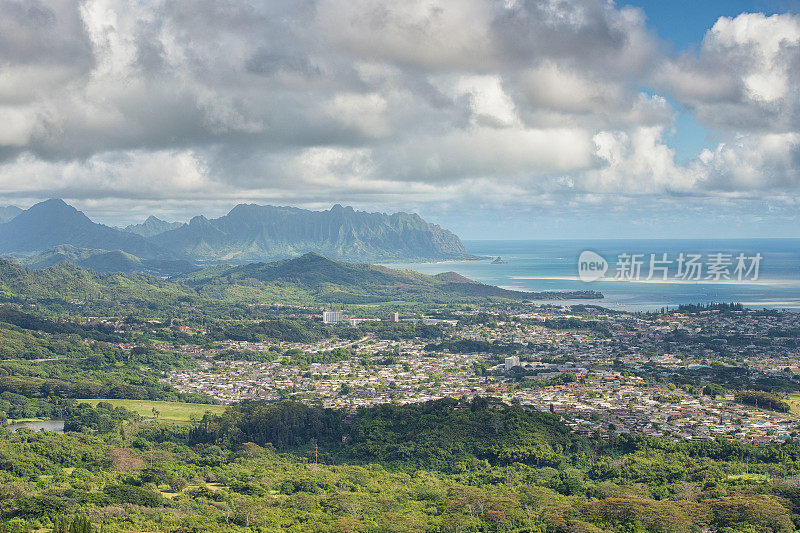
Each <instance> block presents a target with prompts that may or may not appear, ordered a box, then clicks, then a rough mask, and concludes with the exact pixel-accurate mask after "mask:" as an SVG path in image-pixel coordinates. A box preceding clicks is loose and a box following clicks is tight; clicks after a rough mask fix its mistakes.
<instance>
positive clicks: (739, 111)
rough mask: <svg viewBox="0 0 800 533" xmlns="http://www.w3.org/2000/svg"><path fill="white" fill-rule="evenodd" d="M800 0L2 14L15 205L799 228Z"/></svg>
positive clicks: (618, 232)
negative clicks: (280, 208) (57, 200)
mask: <svg viewBox="0 0 800 533" xmlns="http://www.w3.org/2000/svg"><path fill="white" fill-rule="evenodd" d="M799 191H800V2H797V1H791V0H772V1H771V0H752V1H743V0H726V1H709V0H704V1H690V0H668V1H666V0H647V1H644V0H638V1H637V0H632V1H629V2H625V1H618V2H616V3H615V2H611V1H608V0H530V1H527V0H497V1H490V0H406V1H404V2H396V1H389V0H270V1H261V2H246V1H234V0H194V1H192V2H187V1H185V0H184V1H174V0H139V1H136V2H130V1H128V0H83V1H72V0H47V1H41V2H39V1H37V0H0V204H3V205H6V204H14V205H19V206H21V207H28V206H30V205H32V204H33V203H35V202H37V201H39V200H43V199H47V198H52V197H61V198H64V199H65V200H67V201H68V202H69V203H71V204H72V205H75V206H76V207H78V208H79V209H82V210H83V211H84V212H86V213H87V215H89V216H90V217H91V218H92V219H94V220H97V221H100V222H104V223H107V224H115V225H124V224H128V223H135V222H140V221H142V220H143V219H144V218H146V217H147V216H148V215H151V214H152V215H156V216H159V217H160V218H164V219H167V220H187V219H188V218H190V217H192V216H194V215H197V214H204V215H206V216H208V217H217V216H221V215H223V214H225V213H226V212H227V211H229V210H230V209H231V208H232V207H233V206H234V205H235V204H237V203H259V204H273V205H295V206H300V207H306V208H311V209H328V208H330V206H332V205H333V204H335V203H341V204H345V205H352V206H353V207H355V208H357V209H362V210H367V211H382V212H394V211H413V212H418V213H420V214H421V215H422V216H423V217H424V218H426V219H427V220H429V221H431V222H435V223H437V224H440V225H442V226H444V227H446V228H448V229H451V230H453V231H455V232H456V233H457V234H459V235H460V236H461V237H462V238H464V239H512V238H513V239H548V238H625V237H630V238H642V237H645V238H647V237H653V238H680V237H686V238H704V237H707V238H736V237H800V229H799V228H800V209H799V208H800V199H799V198H798V192H799Z"/></svg>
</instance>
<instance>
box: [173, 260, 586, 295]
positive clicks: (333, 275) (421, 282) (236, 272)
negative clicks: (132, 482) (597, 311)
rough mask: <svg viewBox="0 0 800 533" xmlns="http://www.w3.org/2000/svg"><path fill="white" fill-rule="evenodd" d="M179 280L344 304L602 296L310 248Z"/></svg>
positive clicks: (227, 291) (209, 288)
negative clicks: (509, 284)
mask: <svg viewBox="0 0 800 533" xmlns="http://www.w3.org/2000/svg"><path fill="white" fill-rule="evenodd" d="M178 280H179V281H181V282H183V283H185V284H187V285H189V286H190V287H193V288H194V289H195V290H197V292H198V293H199V294H204V295H207V296H209V297H215V298H226V297H231V296H232V295H234V294H237V295H240V296H241V295H244V294H251V295H257V294H259V293H263V292H266V293H268V294H272V295H275V296H276V297H279V298H285V299H287V300H293V299H297V298H300V299H302V300H308V301H316V302H331V303H333V302H336V303H345V304H357V303H364V304H366V303H381V302H389V301H401V300H402V301H410V302H455V301H475V300H481V299H487V298H505V299H511V300H528V299H541V298H559V297H561V296H562V295H564V294H567V295H569V296H570V297H573V298H574V297H577V298H581V297H598V296H599V295H598V294H596V293H594V294H589V293H585V294H584V293H529V292H522V291H511V290H507V289H501V288H499V287H495V286H493V285H484V284H483V283H477V282H475V281H472V280H470V279H468V278H465V277H463V276H460V275H458V274H456V273H454V272H447V273H444V274H439V275H437V276H428V275H425V274H420V273H418V272H414V271H413V270H393V269H390V268H386V267H383V266H377V265H369V264H354V263H345V262H342V261H335V260H332V259H328V258H327V257H324V256H322V255H319V254H316V253H313V252H309V253H307V254H304V255H302V256H301V257H297V258H294V259H283V260H280V261H275V262H272V263H251V264H248V265H243V266H232V267H214V268H209V269H206V270H202V271H199V272H195V273H192V274H188V275H186V276H183V277H181V278H178Z"/></svg>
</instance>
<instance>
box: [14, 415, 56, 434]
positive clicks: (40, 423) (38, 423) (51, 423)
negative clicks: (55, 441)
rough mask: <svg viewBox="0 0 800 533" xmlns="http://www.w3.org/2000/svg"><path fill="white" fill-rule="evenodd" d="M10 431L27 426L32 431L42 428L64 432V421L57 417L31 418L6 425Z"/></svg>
mask: <svg viewBox="0 0 800 533" xmlns="http://www.w3.org/2000/svg"><path fill="white" fill-rule="evenodd" d="M6 427H7V428H8V429H10V430H11V431H17V430H18V429H20V428H28V429H32V430H34V431H39V430H40V429H43V430H45V431H53V432H55V433H64V421H63V420H61V419H58V418H54V419H53V420H33V421H30V422H15V423H13V424H8V425H7V426H6Z"/></svg>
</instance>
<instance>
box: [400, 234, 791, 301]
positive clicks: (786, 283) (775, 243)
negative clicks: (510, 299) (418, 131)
mask: <svg viewBox="0 0 800 533" xmlns="http://www.w3.org/2000/svg"><path fill="white" fill-rule="evenodd" d="M464 245H465V246H466V247H467V249H468V250H469V252H470V253H472V254H474V255H477V256H481V257H485V258H486V259H481V260H472V261H443V262H435V263H385V265H386V266H388V267H391V268H409V269H412V270H416V271H418V272H422V273H424V274H438V273H440V272H447V271H454V272H457V273H459V274H461V275H464V276H466V277H468V278H471V279H474V280H476V281H480V282H482V283H488V284H491V285H497V286H500V287H504V288H507V289H515V290H523V291H576V290H596V291H600V292H602V293H603V295H604V298H603V299H602V300H580V301H575V302H574V303H595V304H597V305H602V306H604V307H609V308H612V309H618V310H623V311H651V310H658V309H661V308H662V307H667V308H674V307H676V306H678V305H679V304H687V303H692V304H696V303H709V302H736V303H741V304H743V305H745V306H747V307H751V308H757V309H761V308H768V309H790V310H796V311H800V239H723V240H697V239H691V240H689V239H679V240H633V239H625V240H560V241H555V240H525V241H522V240H516V241H502V240H498V241H488V240H481V241H464ZM587 250H588V251H591V252H594V253H595V254H597V256H600V257H601V258H602V259H605V261H606V262H607V263H608V270H607V272H606V274H605V276H604V277H602V278H601V279H599V280H597V281H582V279H586V278H585V276H584V277H583V278H582V277H581V276H579V272H578V264H579V261H578V258H579V257H580V256H581V253H582V252H584V251H587ZM651 254H652V258H651ZM681 254H683V261H681ZM497 257H500V258H501V260H502V261H503V262H502V263H495V262H493V261H494V260H495V259H496V258H497ZM592 257H596V256H592ZM651 259H652V260H653V263H652V264H651ZM690 259H691V260H692V261H693V267H694V269H690V268H689V263H688V261H689V260H690ZM634 267H635V268H634ZM651 267H653V270H652V272H651V270H650V269H651ZM753 267H756V268H753ZM637 274H638V275H637ZM648 277H650V279H647V278H648ZM664 277H666V279H664ZM559 302H560V303H564V301H563V300H562V301H559ZM569 303H573V302H572V301H569Z"/></svg>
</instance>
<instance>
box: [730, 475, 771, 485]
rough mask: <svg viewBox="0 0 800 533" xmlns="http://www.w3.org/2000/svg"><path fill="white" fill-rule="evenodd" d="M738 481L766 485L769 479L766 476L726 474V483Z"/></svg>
mask: <svg viewBox="0 0 800 533" xmlns="http://www.w3.org/2000/svg"><path fill="white" fill-rule="evenodd" d="M738 480H745V481H756V482H760V483H766V482H767V481H769V478H768V477H767V475H766V474H728V481H738Z"/></svg>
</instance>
